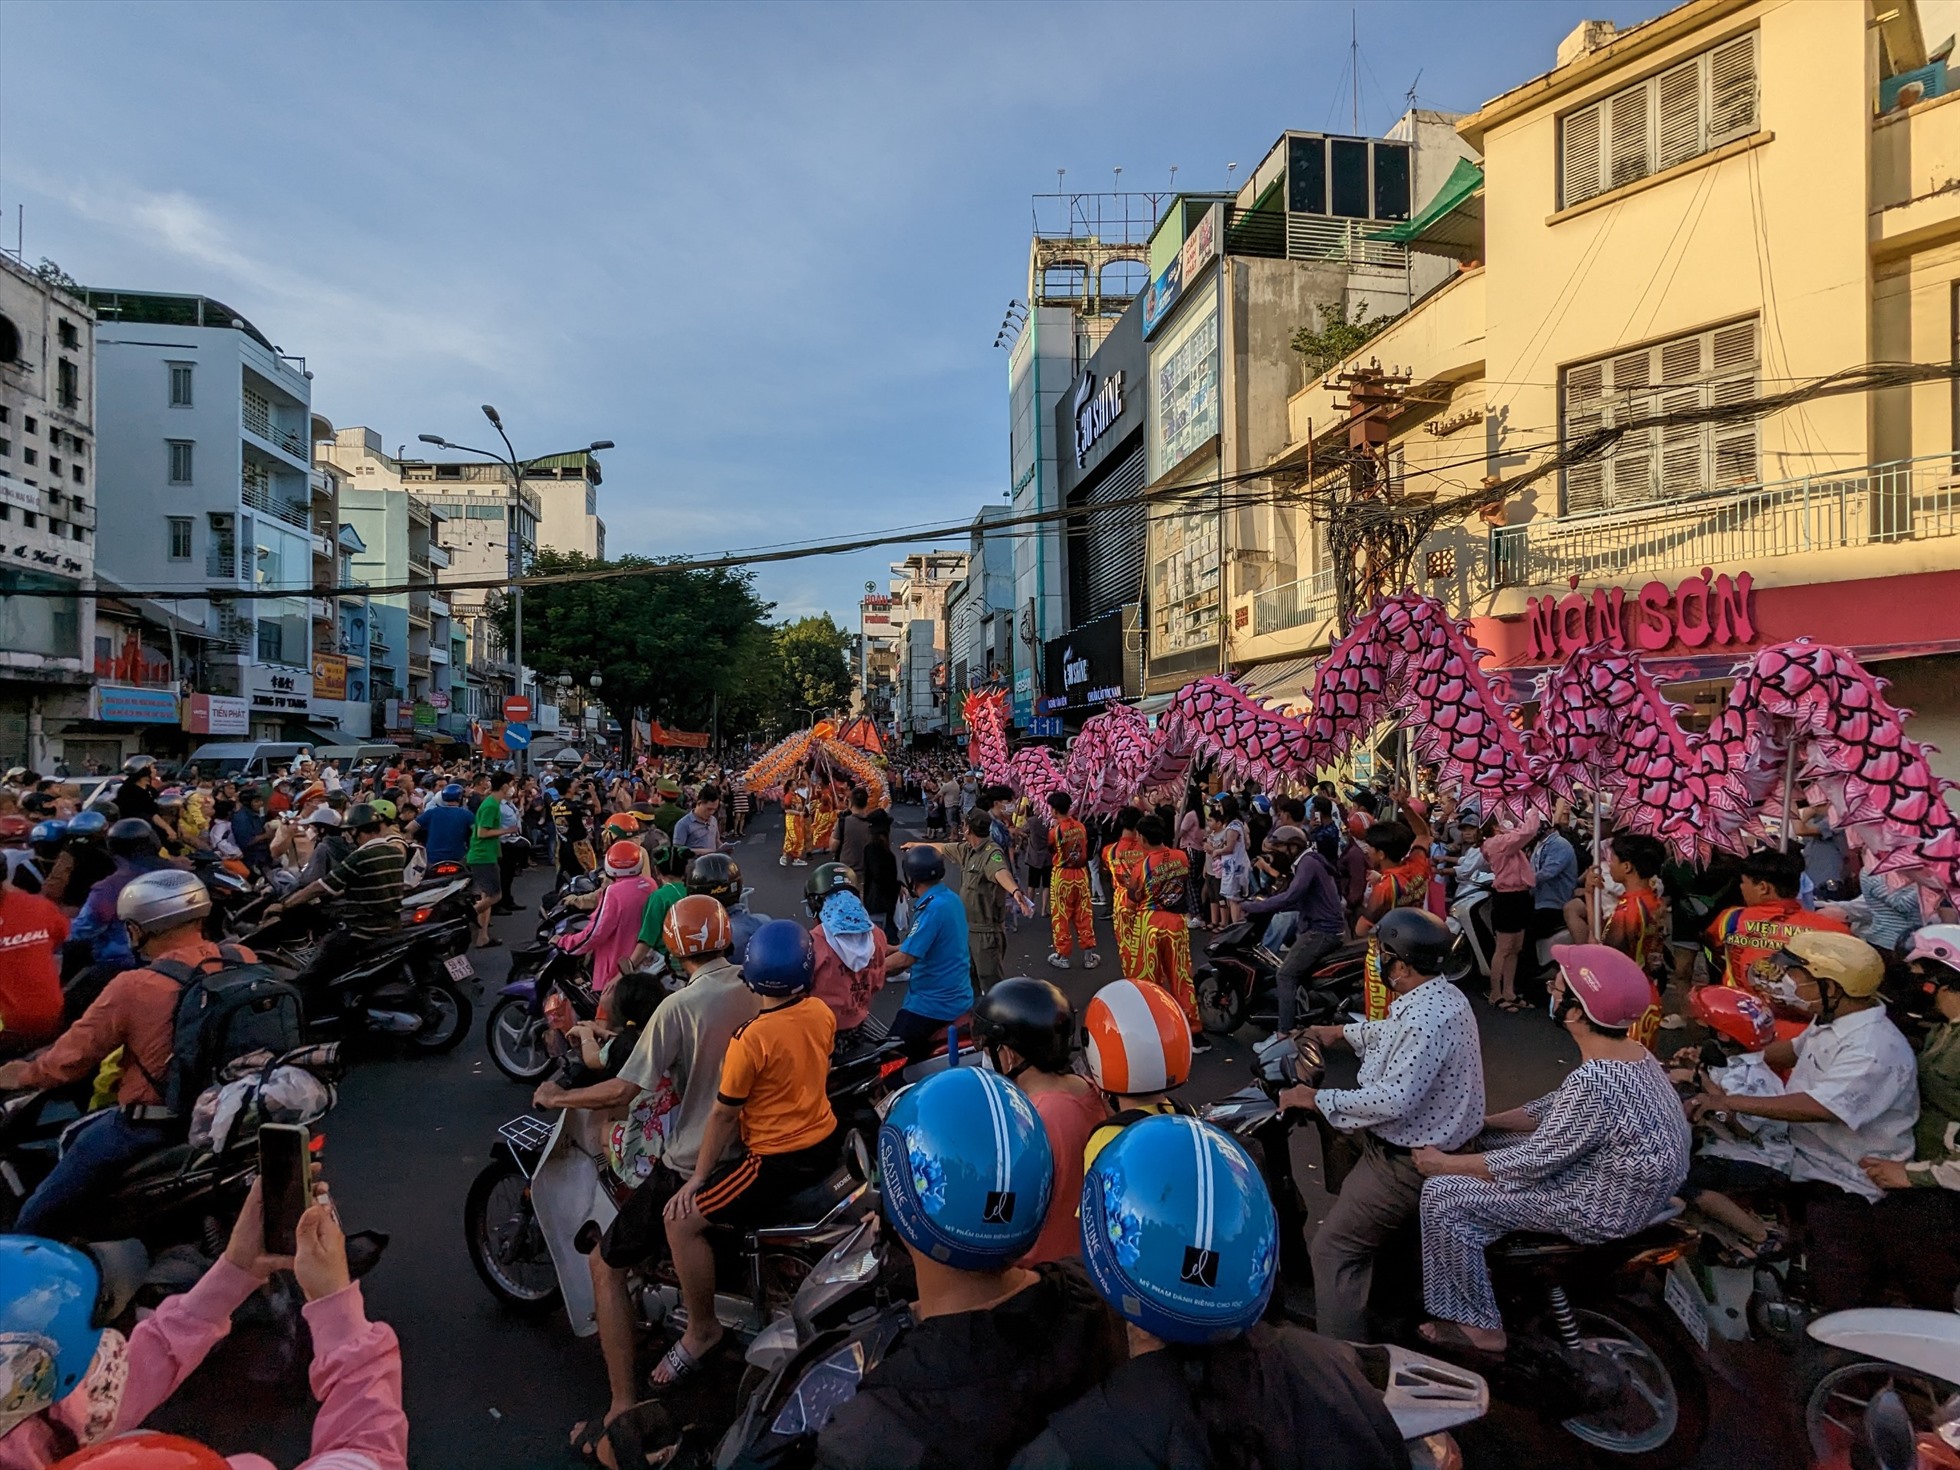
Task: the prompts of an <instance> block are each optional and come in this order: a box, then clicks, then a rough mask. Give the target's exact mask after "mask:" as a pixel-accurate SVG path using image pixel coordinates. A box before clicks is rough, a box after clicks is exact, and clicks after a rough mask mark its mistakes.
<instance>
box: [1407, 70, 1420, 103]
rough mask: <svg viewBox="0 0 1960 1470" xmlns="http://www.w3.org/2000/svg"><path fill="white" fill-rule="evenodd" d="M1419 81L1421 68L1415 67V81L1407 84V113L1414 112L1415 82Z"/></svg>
mask: <svg viewBox="0 0 1960 1470" xmlns="http://www.w3.org/2000/svg"><path fill="white" fill-rule="evenodd" d="M1421 80H1422V68H1421V67H1417V68H1416V75H1415V81H1412V82H1410V83H1409V91H1408V98H1409V111H1411V112H1414V111H1415V110H1416V82H1419V81H1421Z"/></svg>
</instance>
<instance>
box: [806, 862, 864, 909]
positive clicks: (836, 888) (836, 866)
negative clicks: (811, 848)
mask: <svg viewBox="0 0 1960 1470" xmlns="http://www.w3.org/2000/svg"><path fill="white" fill-rule="evenodd" d="M833 893H855V894H857V895H858V896H859V897H863V894H864V890H863V889H861V888H859V887H858V875H857V873H856V872H855V871H854V870H853V869H852V868H851V867H850V865H849V864H847V863H818V864H817V865H816V866H815V867H814V868H812V869H811V870H810V881H809V882H807V883H805V884H804V885H803V902H804V904H805V905H806V906H807V907H808V908H809V910H810V913H811V915H812V916H813V917H821V916H822V914H823V906H824V904H826V903H827V902H829V900H830V896H831V895H832V894H833Z"/></svg>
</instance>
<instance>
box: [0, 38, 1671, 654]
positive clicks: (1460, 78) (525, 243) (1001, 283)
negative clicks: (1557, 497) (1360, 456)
mask: <svg viewBox="0 0 1960 1470" xmlns="http://www.w3.org/2000/svg"><path fill="white" fill-rule="evenodd" d="M1664 8H1666V7H1665V6H1663V5H1661V4H1658V3H1651V0H1647V3H1640V0H1635V3H1627V0H1619V3H1614V4H1608V5H1599V4H1591V3H1569V0H1526V3H1516V4H1473V3H1467V0H1465V3H1455V0H1436V3H1415V4H1398V3H1376V4H1363V5H1361V6H1360V7H1359V9H1358V24H1359V31H1360V40H1361V50H1362V57H1363V65H1362V67H1361V78H1362V86H1361V102H1362V125H1363V129H1364V131H1371V132H1372V131H1379V130H1381V129H1383V128H1385V127H1386V126H1387V125H1388V124H1389V123H1390V122H1391V121H1392V120H1393V119H1394V117H1395V116H1396V115H1397V114H1398V113H1399V112H1400V111H1401V109H1402V107H1403V106H1404V94H1405V93H1406V92H1407V91H1408V89H1409V87H1410V85H1411V83H1412V82H1415V85H1416V91H1417V96H1418V99H1419V101H1420V103H1421V105H1423V106H1426V107H1442V108H1450V109H1458V110H1469V109H1471V108H1474V107H1476V106H1477V105H1478V104H1479V103H1480V102H1482V101H1484V100H1485V99H1487V98H1489V97H1491V96H1494V95H1496V94H1497V93H1499V92H1501V91H1504V90H1506V89H1507V88H1509V87H1511V86H1514V85H1516V84H1517V83H1519V82H1522V81H1524V80H1526V79H1528V78H1529V77H1531V76H1534V75H1536V74H1538V73H1540V72H1542V71H1545V70H1547V69H1549V68H1550V66H1551V64H1552V61H1553V55H1554V50H1555V48H1556V46H1557V43H1558V40H1559V38H1560V37H1561V36H1563V35H1564V34H1565V33H1566V32H1567V31H1569V30H1570V29H1571V28H1572V27H1573V26H1574V25H1576V24H1577V23H1578V21H1579V20H1581V19H1584V18H1587V17H1595V18H1607V19H1612V20H1615V21H1617V22H1619V23H1621V24H1623V25H1624V24H1628V23H1631V22H1633V21H1636V20H1642V19H1646V18H1648V17H1650V16H1652V15H1654V14H1657V13H1658V12H1659V11H1660V10H1662V9H1664ZM1349 15H1350V7H1349V6H1348V5H1345V4H1342V5H1316V4H1286V5H1282V4H1249V5H1233V4H1225V3H1206V4H1190V5H1172V4H1164V5H1149V4H1131V5H1114V4H1112V5H1092V4H1044V5H1035V4H1007V3H996V4H977V5H954V4H943V5H942V4H935V5H926V4H911V5H904V4H896V3H890V4H874V5H847V4H825V5H818V4H803V5H793V4H776V5H760V4H722V5H713V6H693V5H652V4H642V5H624V4H569V3H567V4H551V5H546V4H523V3H510V4H462V3H449V4H432V5H392V4H384V3H380V0H370V3H362V4H331V5H330V4H285V5H269V4H267V5H255V4H249V3H243V0H240V3H233V4H201V5H193V4H175V3H151V4H142V5H121V4H114V3H96V4H87V5H77V4H61V5H50V4H40V3H35V0H10V3H8V4H6V6H5V9H4V12H0V37H3V44H0V208H4V210H5V213H6V215H7V217H8V218H7V228H6V231H5V234H6V237H7V238H6V244H7V245H8V246H10V247H11V246H12V244H13V239H12V236H13V224H14V220H13V215H14V210H15V206H16V205H18V204H25V205H26V257H27V260H28V262H29V263H30V264H31V263H33V262H34V261H35V260H37V259H38V258H40V257H42V256H48V257H51V258H53V259H54V260H57V261H59V262H60V263H61V265H62V266H63V267H64V268H65V269H67V270H68V272H69V273H70V274H72V275H74V276H75V277H76V278H77V279H79V280H82V281H84V282H86V283H89V284H97V285H110V286H123V287H141V288H150V289H160V290H176V291H201V292H205V293H207V294H209V295H212V296H216V297H219V298H221V299H222V300H224V301H226V302H227V303H229V304H230V305H232V306H233V307H234V308H236V309H238V310H240V311H243V312H244V313H245V314H246V315H248V316H249V317H251V318H252V320H253V321H254V322H255V323H256V324H257V325H258V326H259V327H260V328H261V329H262V330H264V331H265V332H266V333H267V335H268V336H270V337H271V339H272V340H273V341H275V342H277V343H279V344H280V345H281V346H282V347H284V348H285V349H286V350H287V351H289V352H298V353H303V354H305V355H306V357H307V359H308V363H309V365H310V366H311V367H312V368H313V370H314V372H315V375H316V376H315V379H314V392H315V407H316V408H317V409H318V410H319V411H320V412H323V413H325V414H326V415H327V416H328V417H330V418H332V419H333V420H334V422H335V423H336V424H339V425H342V426H345V425H349V424H357V423H366V424H369V425H372V426H373V427H375V428H377V429H378V430H379V431H380V432H381V434H382V436H383V438H384V440H385V441H386V442H387V443H388V445H389V446H390V448H391V449H392V448H393V447H394V446H395V445H396V444H399V443H403V442H407V443H411V444H412V443H413V442H414V440H415V436H416V435H417V434H418V433H425V432H427V433H438V434H443V435H445V436H448V437H451V438H456V439H461V440H464V441H466V442H472V443H481V442H483V436H484V435H485V434H486V433H487V432H488V426H487V425H485V424H484V422H483V420H482V417H481V415H480V413H479V411H478V407H477V405H479V404H481V403H484V402H490V403H495V404H496V405H497V406H498V407H499V409H500V410H501V411H502V413H503V415H504V418H505V422H506V424H507V425H508V426H509V428H510V430H511V432H512V435H513V437H514V438H515V440H516V442H517V446H518V449H519V452H520V453H525V454H531V453H540V454H542V453H548V452H550V451H553V450H558V449H563V448H568V447H574V446H577V445H581V444H584V443H585V442H587V441H588V440H591V439H613V440H616V441H618V445H619V447H618V448H617V449H616V450H614V451H612V452H611V453H609V454H608V455H606V456H605V469H606V483H605V487H604V490H603V492H602V497H601V513H602V514H603V515H604V517H605V519H606V521H607V524H608V527H609V545H610V547H611V549H612V550H614V551H615V552H621V551H638V552H646V553H652V554H664V553H674V552H719V551H722V550H724V549H728V548H735V547H751V546H758V545H763V544H768V543H775V542H781V541H785V540H792V539H805V538H833V537H835V538H841V537H843V536H845V535H849V534H852V533H855V532H859V531H863V530H866V529H875V528H879V527H885V526H901V525H912V524H920V523H928V522H931V523H942V524H943V523H946V522H949V521H956V520H960V519H964V518H966V517H969V516H971V514H972V513H973V511H974V510H975V509H976V508H978V507H979V506H981V505H983V504H987V503H998V502H1000V501H1001V500H1002V498H1003V494H1004V492H1005V490H1006V488H1007V484H1008V472H1007V415H1006V383H1005V373H1006V354H1005V353H1003V352H1000V351H998V350H995V349H993V348H992V347H991V345H990V344H991V343H992V342H993V339H994V334H995V330H996V328H997V326H998V324H999V322H1000V319H1001V314H1002V311H1003V310H1004V308H1005V306H1006V303H1007V301H1008V300H1009V298H1011V297H1016V296H1020V295H1021V294H1022V293H1023V289H1024V286H1025V280H1026V260H1027V238H1028V233H1029V219H1030V214H1029V196H1030V195H1032V194H1034V193H1036V192H1039V191H1050V190H1053V189H1054V187H1055V170H1056V169H1057V168H1058V167H1063V168H1066V169H1067V170H1068V175H1067V179H1068V184H1069V186H1070V187H1071V188H1084V189H1094V188H1108V187H1110V186H1111V181H1112V179H1113V174H1112V172H1111V170H1112V168H1113V167H1114V166H1117V165H1121V166H1122V168H1123V170H1124V172H1123V176H1122V179H1123V183H1124V185H1125V186H1126V187H1131V188H1152V189H1155V188H1162V187H1164V185H1165V183H1166V182H1167V180H1168V177H1169V168H1170V165H1172V164H1176V165H1178V175H1177V180H1178V183H1179V185H1180V186H1181V187H1184V188H1198V189H1202V188H1210V187H1219V186H1221V185H1222V184H1223V182H1224V179H1225V177H1226V164H1227V163H1228V162H1231V161H1237V162H1238V163H1239V164H1240V166H1241V177H1242V176H1243V170H1244V169H1246V168H1250V167H1251V166H1252V165H1254V164H1255V163H1257V161H1258V160H1259V158H1260V157H1261V156H1262V155H1263V153H1264V152H1265V150H1266V148H1267V147H1268V146H1270V144H1271V143H1272V141H1273V139H1274V138H1276V137H1277V136H1278V135H1279V134H1280V132H1282V131H1283V130H1284V129H1286V128H1289V127H1295V128H1306V129H1322V128H1325V129H1342V130H1344V129H1345V128H1346V125H1347V118H1348V111H1349V101H1348V88H1347V85H1346V83H1345V81H1344V76H1345V74H1346V72H1347V60H1348V52H1347V45H1348V29H1349ZM1418 73H1420V80H1419V81H1417V80H1416V78H1417V74H1418ZM104 493H105V497H106V496H107V495H108V493H109V490H108V487H105V489H104ZM105 509H106V507H105ZM900 554H902V552H901V551H900V550H899V549H897V548H894V549H893V550H891V551H888V552H867V553H861V554H857V555H853V556H845V557H832V558H824V559H821V560H810V561H803V562H796V563H789V564H783V565H778V566H771V567H764V568H761V569H759V579H758V580H759V585H760V587H761V589H762V591H763V593H764V594H765V595H766V596H768V597H769V598H771V599H773V600H774V601H775V602H776V603H777V604H778V607H779V612H780V613H781V614H782V615H793V614H798V613H803V612H810V611H818V610H823V609H826V608H828V609H830V610H833V611H835V612H838V613H839V614H840V615H841V614H844V613H847V612H849V613H852V614H853V615H854V609H855V603H856V599H857V596H858V593H859V591H860V589H861V588H862V585H863V583H864V581H865V580H866V579H867V578H873V577H875V578H877V579H878V580H879V582H880V584H881V585H882V583H883V580H884V576H885V564H886V563H887V562H888V561H890V560H891V559H892V558H893V557H895V556H897V555H900Z"/></svg>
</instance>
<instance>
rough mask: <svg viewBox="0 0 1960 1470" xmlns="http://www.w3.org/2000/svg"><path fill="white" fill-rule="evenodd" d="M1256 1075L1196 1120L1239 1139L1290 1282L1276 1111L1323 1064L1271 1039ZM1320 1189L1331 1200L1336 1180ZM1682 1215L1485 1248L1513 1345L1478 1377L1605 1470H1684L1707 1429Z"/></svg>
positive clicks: (1414, 1266) (1391, 1282)
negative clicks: (1584, 1240)
mask: <svg viewBox="0 0 1960 1470" xmlns="http://www.w3.org/2000/svg"><path fill="white" fill-rule="evenodd" d="M1253 1075H1254V1081H1253V1082H1252V1084H1251V1085H1250V1086H1248V1087H1245V1088H1242V1089H1240V1090H1239V1091H1238V1092H1235V1093H1233V1094H1231V1095H1230V1096H1229V1097H1226V1098H1222V1099H1220V1100H1219V1101H1217V1102H1215V1103H1211V1104H1208V1105H1207V1106H1205V1107H1203V1108H1200V1109H1199V1116H1200V1117H1202V1118H1205V1119H1206V1120H1207V1121H1209V1122H1212V1123H1215V1124H1216V1125H1217V1126H1219V1127H1221V1128H1224V1129H1226V1130H1227V1131H1228V1132H1230V1133H1232V1134H1233V1135H1234V1136H1236V1137H1238V1138H1240V1139H1241V1140H1243V1141H1245V1142H1246V1143H1247V1145H1248V1151H1249V1152H1251V1153H1252V1155H1253V1158H1254V1160H1255V1162H1257V1164H1258V1165H1259V1169H1260V1173H1261V1175H1262V1176H1263V1177H1264V1178H1265V1180H1266V1184H1267V1188H1268V1190H1269V1191H1270V1193H1271V1195H1272V1198H1273V1204H1274V1207H1275V1209H1276V1210H1277V1211H1278V1213H1279V1218H1280V1227H1281V1241H1282V1246H1281V1253H1280V1264H1281V1270H1282V1272H1283V1273H1286V1274H1287V1275H1288V1279H1297V1275H1298V1272H1299V1271H1300V1270H1301V1269H1302V1267H1303V1265H1304V1263H1305V1241H1304V1238H1301V1239H1300V1240H1298V1241H1297V1242H1296V1241H1295V1240H1294V1238H1293V1237H1294V1236H1295V1235H1296V1234H1298V1231H1297V1230H1296V1223H1303V1222H1304V1219H1305V1203H1304V1200H1303V1197H1302V1196H1301V1194H1300V1189H1299V1184H1298V1182H1297V1181H1296V1180H1295V1178H1294V1174H1293V1159H1292V1149H1291V1146H1290V1140H1289V1135H1290V1133H1291V1131H1292V1129H1293V1127H1294V1126H1295V1125H1296V1123H1297V1122H1299V1121H1302V1119H1303V1115H1301V1114H1299V1113H1297V1112H1290V1111H1283V1110H1282V1109H1281V1108H1280V1106H1279V1100H1278V1099H1279V1094H1280V1092H1281V1091H1282V1090H1284V1089H1285V1088H1286V1087H1289V1086H1292V1085H1294V1084H1295V1083H1296V1082H1298V1083H1305V1084H1306V1085H1308V1086H1314V1085H1317V1083H1318V1080H1319V1076H1320V1057H1319V1054H1318V1052H1317V1050H1316V1049H1315V1048H1314V1047H1313V1046H1312V1045H1311V1043H1308V1044H1307V1045H1306V1046H1304V1047H1302V1046H1300V1045H1299V1044H1298V1043H1295V1042H1294V1041H1293V1040H1292V1039H1291V1038H1288V1037H1280V1038H1278V1039H1276V1040H1274V1041H1271V1042H1268V1043H1266V1044H1265V1045H1264V1046H1262V1047H1260V1048H1258V1049H1257V1050H1256V1052H1255V1059H1254V1063H1253ZM1314 1122H1315V1124H1316V1125H1317V1126H1318V1127H1319V1128H1320V1130H1321V1139H1322V1158H1323V1160H1328V1161H1331V1160H1333V1159H1334V1158H1335V1157H1336V1156H1337V1152H1336V1151H1337V1149H1338V1148H1339V1147H1340V1144H1339V1143H1338V1142H1337V1140H1339V1139H1340V1138H1341V1135H1338V1134H1336V1133H1335V1131H1334V1130H1333V1129H1332V1128H1331V1127H1329V1126H1328V1125H1327V1123H1326V1121H1325V1120H1324V1119H1321V1118H1318V1117H1317V1116H1316V1117H1315V1118H1314ZM1328 1186H1329V1189H1330V1191H1332V1192H1338V1181H1337V1180H1335V1179H1333V1178H1332V1177H1330V1178H1329V1180H1328ZM1682 1209H1683V1206H1682V1205H1681V1202H1680V1201H1679V1200H1676V1201H1675V1202H1674V1204H1673V1205H1672V1206H1671V1207H1670V1209H1669V1210H1667V1211H1665V1212H1663V1214H1662V1216H1661V1217H1660V1218H1658V1219H1656V1220H1655V1221H1653V1222H1652V1223H1651V1224H1650V1225H1649V1226H1648V1227H1647V1228H1646V1229H1644V1230H1642V1231H1640V1232H1639V1233H1638V1234H1635V1235H1632V1236H1629V1237H1627V1238H1625V1239H1622V1240H1611V1241H1605V1242H1602V1243H1599V1244H1581V1243H1579V1242H1576V1241H1571V1240H1567V1239H1566V1238H1565V1237H1563V1236H1558V1235H1546V1234H1538V1233H1534V1232H1523V1231H1520V1232H1517V1233H1514V1234H1511V1235H1507V1236H1504V1237H1503V1238H1502V1239H1500V1240H1498V1241H1497V1242H1495V1243H1494V1244H1493V1245H1492V1246H1491V1247H1490V1251H1489V1259H1490V1265H1491V1276H1492V1280H1493V1283H1494V1285H1495V1286H1496V1289H1497V1297H1498V1303H1499V1305H1500V1307H1501V1309H1502V1311H1503V1314H1504V1326H1505V1330H1506V1333H1507V1335H1508V1337H1509V1344H1508V1346H1507V1348H1506V1350H1505V1353H1504V1355H1503V1357H1502V1359H1501V1360H1499V1361H1498V1362H1497V1363H1496V1364H1495V1366H1494V1367H1486V1366H1485V1359H1484V1357H1483V1355H1479V1357H1478V1359H1477V1361H1476V1366H1477V1368H1478V1371H1480V1372H1487V1373H1489V1374H1490V1376H1491V1378H1492V1380H1493V1383H1494V1386H1495V1389H1496V1392H1497V1393H1498V1395H1499V1397H1502V1398H1506V1399H1509V1400H1511V1401H1512V1402H1515V1403H1517V1404H1520V1405H1523V1406H1528V1407H1530V1408H1532V1409H1533V1410H1534V1411H1536V1412H1539V1413H1542V1414H1545V1415H1547V1416H1549V1417H1551V1418H1553V1419H1554V1420H1555V1421H1556V1422H1557V1423H1558V1424H1559V1426H1560V1427H1561V1428H1562V1429H1564V1430H1565V1432H1566V1433H1568V1434H1570V1435H1571V1436H1572V1437H1573V1438H1574V1439H1576V1440H1578V1441H1579V1442H1580V1443H1582V1444H1584V1445H1586V1446H1587V1447H1588V1448H1589V1449H1590V1450H1592V1451H1593V1452H1594V1454H1595V1455H1596V1456H1597V1457H1600V1458H1602V1459H1605V1460H1606V1461H1607V1462H1608V1463H1615V1464H1622V1465H1627V1466H1638V1467H1641V1470H1661V1467H1672V1466H1677V1465H1681V1464H1683V1463H1685V1462H1686V1461H1687V1460H1689V1459H1691V1458H1692V1457H1693V1456H1694V1454H1695V1453H1696V1451H1697V1450H1698V1449H1699V1448H1700V1445H1701V1441H1702V1439H1703V1438H1704V1436H1705V1435H1706V1434H1707V1430H1708V1414H1709V1408H1708V1380H1707V1373H1706V1369H1705V1366H1704V1356H1703V1355H1704V1353H1705V1350H1706V1344H1707V1332H1708V1327H1707V1320H1706V1318H1705V1316H1704V1315H1703V1312H1702V1308H1701V1299H1700V1296H1699V1294H1698V1293H1697V1292H1696V1291H1695V1289H1694V1283H1693V1278H1692V1276H1691V1275H1690V1274H1689V1272H1688V1269H1687V1264H1686V1262H1687V1259H1688V1258H1689V1257H1690V1256H1691V1255H1692V1253H1693V1252H1694V1249H1695V1246H1696V1242H1697V1234H1696V1232H1695V1231H1694V1230H1692V1229H1691V1228H1689V1227H1687V1226H1686V1225H1684V1224H1683V1223H1682V1222H1681V1220H1680V1218H1679V1217H1680V1215H1681V1213H1682ZM1410 1233H1411V1235H1412V1236H1413V1232H1410ZM1412 1243H1413V1241H1412ZM1289 1247H1290V1248H1291V1251H1292V1254H1291V1255H1290V1256H1289ZM1394 1249H1395V1248H1394V1247H1393V1246H1391V1247H1390V1251H1391V1252H1393V1251H1394ZM1306 1269H1307V1271H1308V1275H1309V1278H1310V1276H1311V1267H1310V1266H1308V1267H1306ZM1419 1280H1420V1261H1419V1260H1417V1261H1415V1262H1412V1263H1410V1266H1409V1269H1408V1270H1407V1271H1397V1272H1387V1271H1378V1272H1376V1284H1377V1288H1378V1290H1379V1291H1382V1292H1384V1293H1392V1292H1394V1291H1396V1290H1397V1289H1398V1286H1397V1283H1399V1285H1400V1288H1401V1289H1403V1290H1406V1289H1407V1288H1408V1287H1410V1286H1411V1285H1412V1284H1416V1283H1419Z"/></svg>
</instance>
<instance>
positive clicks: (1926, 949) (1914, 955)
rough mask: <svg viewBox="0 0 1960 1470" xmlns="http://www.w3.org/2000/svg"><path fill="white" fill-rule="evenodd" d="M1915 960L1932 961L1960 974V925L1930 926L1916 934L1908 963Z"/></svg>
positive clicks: (1907, 957) (1908, 956)
mask: <svg viewBox="0 0 1960 1470" xmlns="http://www.w3.org/2000/svg"><path fill="white" fill-rule="evenodd" d="M1914 960H1931V961H1932V962H1933V963H1934V964H1936V965H1945V966H1946V967H1947V969H1949V970H1952V971H1954V972H1955V973H1956V974H1960V924H1928V925H1927V926H1926V927H1925V928H1924V929H1921V930H1920V931H1919V932H1918V933H1917V934H1914V935H1913V936H1912V948H1911V949H1909V950H1907V951H1906V963H1907V964H1911V963H1912V962H1913V961H1914Z"/></svg>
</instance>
